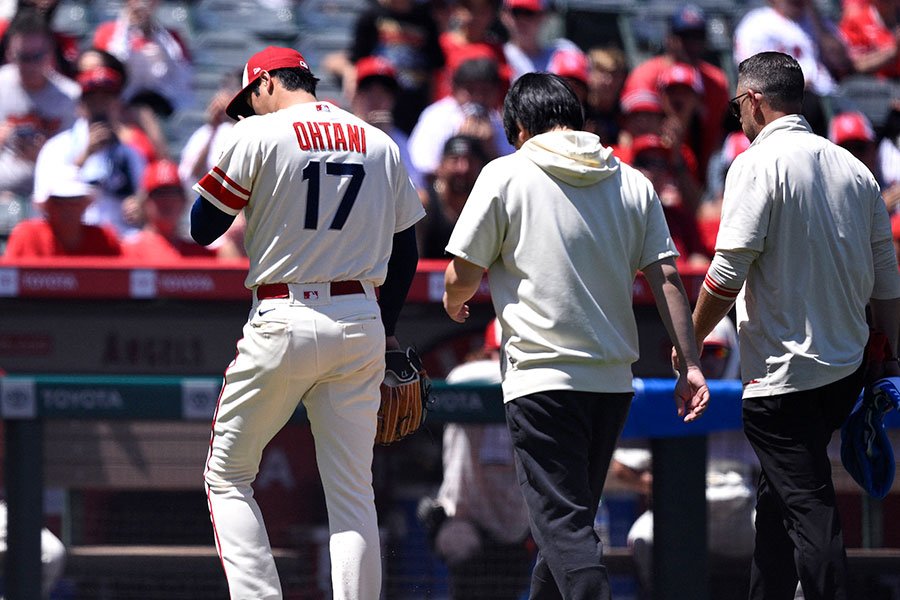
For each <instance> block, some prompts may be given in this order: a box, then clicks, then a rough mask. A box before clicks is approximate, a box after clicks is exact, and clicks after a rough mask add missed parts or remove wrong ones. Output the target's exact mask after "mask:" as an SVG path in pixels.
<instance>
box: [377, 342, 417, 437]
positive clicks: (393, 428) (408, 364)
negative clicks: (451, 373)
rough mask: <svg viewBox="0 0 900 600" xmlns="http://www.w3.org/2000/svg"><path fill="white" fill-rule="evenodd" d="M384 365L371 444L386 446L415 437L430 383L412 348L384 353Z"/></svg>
mask: <svg viewBox="0 0 900 600" xmlns="http://www.w3.org/2000/svg"><path fill="white" fill-rule="evenodd" d="M384 361H385V372H384V381H383V382H382V383H381V407H380V408H379V409H378V430H377V432H376V433H375V443H376V444H380V445H382V446H388V445H390V444H393V443H394V442H399V441H400V440H402V439H403V438H405V437H406V436H408V435H411V434H413V433H415V432H416V431H418V429H419V427H420V426H421V425H422V423H424V422H425V414H426V413H427V412H428V411H427V406H428V401H429V398H430V396H431V380H430V379H429V378H428V373H426V372H425V367H423V366H422V360H421V359H420V358H419V355H418V354H417V353H416V351H415V350H413V349H412V348H407V349H406V350H405V351H404V350H388V351H387V352H385V354H384Z"/></svg>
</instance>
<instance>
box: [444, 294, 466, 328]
mask: <svg viewBox="0 0 900 600" xmlns="http://www.w3.org/2000/svg"><path fill="white" fill-rule="evenodd" d="M444 310H445V311H447V314H448V315H449V316H450V318H451V319H453V320H454V321H456V322H457V323H465V322H466V319H468V318H469V305H468V304H466V303H465V302H461V303H456V302H454V303H452V304H451V303H450V302H449V300H448V298H447V293H446V292H444Z"/></svg>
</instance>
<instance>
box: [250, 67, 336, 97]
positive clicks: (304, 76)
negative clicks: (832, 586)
mask: <svg viewBox="0 0 900 600" xmlns="http://www.w3.org/2000/svg"><path fill="white" fill-rule="evenodd" d="M269 75H271V76H272V77H277V78H278V81H280V82H281V85H282V86H284V89H286V90H288V91H289V92H293V91H295V90H303V91H304V92H309V93H310V94H312V95H313V96H315V95H316V85H317V84H318V83H319V78H318V77H316V76H315V75H313V74H312V72H310V71H309V70H307V69H304V68H302V67H284V68H282V69H272V70H271V71H269ZM261 84H262V80H261V79H259V78H257V79H256V81H255V82H254V83H253V85H251V86H250V88H248V90H247V91H248V92H250V93H253V94H255V95H257V96H259V86H260V85H261Z"/></svg>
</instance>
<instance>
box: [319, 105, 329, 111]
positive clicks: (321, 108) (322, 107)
mask: <svg viewBox="0 0 900 600" xmlns="http://www.w3.org/2000/svg"><path fill="white" fill-rule="evenodd" d="M316 110H317V111H319V112H322V111H325V112H331V109H330V108H328V107H327V106H326V105H324V104H316Z"/></svg>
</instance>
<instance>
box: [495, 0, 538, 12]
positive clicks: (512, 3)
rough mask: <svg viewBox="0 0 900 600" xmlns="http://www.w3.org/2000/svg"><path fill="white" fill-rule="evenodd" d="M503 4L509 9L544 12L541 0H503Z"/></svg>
mask: <svg viewBox="0 0 900 600" xmlns="http://www.w3.org/2000/svg"><path fill="white" fill-rule="evenodd" d="M503 5H504V6H505V7H506V8H508V9H509V10H527V11H530V12H535V13H539V12H544V3H543V2H542V0H504V2H503Z"/></svg>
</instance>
